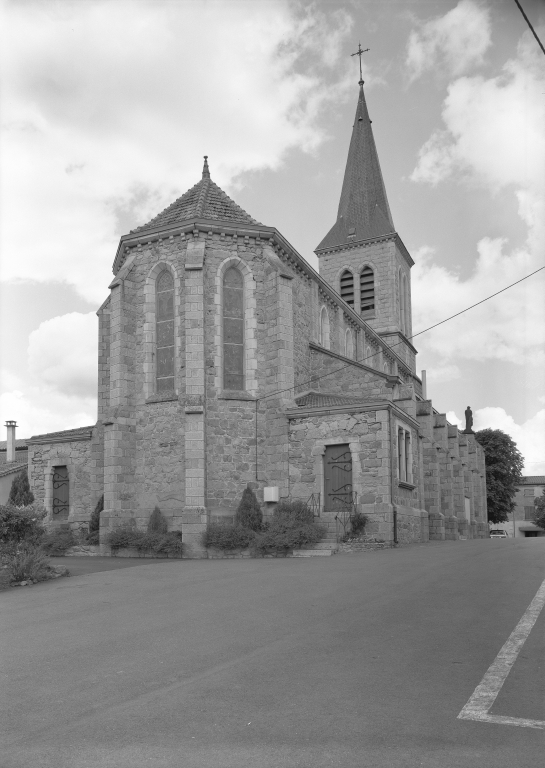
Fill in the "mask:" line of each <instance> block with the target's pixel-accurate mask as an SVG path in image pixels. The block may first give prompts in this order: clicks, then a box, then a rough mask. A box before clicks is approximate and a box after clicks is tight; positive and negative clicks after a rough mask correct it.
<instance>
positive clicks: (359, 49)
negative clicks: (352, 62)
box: [350, 43, 371, 85]
mask: <svg viewBox="0 0 545 768" xmlns="http://www.w3.org/2000/svg"><path fill="white" fill-rule="evenodd" d="M370 50H371V49H370V48H366V49H365V50H364V51H362V49H361V43H358V50H357V51H356V53H351V54H350V55H351V56H359V57H360V82H359V84H360V85H363V75H362V73H361V57H362V55H363V54H364V53H367V51H370Z"/></svg>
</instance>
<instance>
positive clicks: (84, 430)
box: [28, 424, 95, 443]
mask: <svg viewBox="0 0 545 768" xmlns="http://www.w3.org/2000/svg"><path fill="white" fill-rule="evenodd" d="M94 426H95V425H94V424H93V425H91V426H90V427H76V429H64V430H63V431H62V432H46V433H45V434H44V435H32V437H30V438H29V440H28V442H29V443H32V442H34V441H35V440H40V441H42V442H47V440H51V441H53V440H54V441H59V440H60V439H64V440H65V441H66V442H69V441H70V439H71V438H78V437H84V438H87V437H88V438H90V437H91V436H92V434H93V429H94Z"/></svg>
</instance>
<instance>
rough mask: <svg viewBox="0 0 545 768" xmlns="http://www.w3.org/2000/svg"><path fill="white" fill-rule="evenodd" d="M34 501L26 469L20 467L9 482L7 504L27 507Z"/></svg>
mask: <svg viewBox="0 0 545 768" xmlns="http://www.w3.org/2000/svg"><path fill="white" fill-rule="evenodd" d="M33 503H34V494H33V493H32V491H31V490H30V484H29V482H28V474H27V471H26V469H22V470H21V471H20V472H19V473H18V474H17V475H15V477H14V478H13V482H12V484H11V489H10V492H9V499H8V504H9V505H10V506H13V507H28V506H30V504H33Z"/></svg>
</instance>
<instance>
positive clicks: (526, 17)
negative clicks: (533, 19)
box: [515, 0, 545, 53]
mask: <svg viewBox="0 0 545 768" xmlns="http://www.w3.org/2000/svg"><path fill="white" fill-rule="evenodd" d="M515 3H516V4H517V6H518V9H519V11H520V12H521V13H522V15H523V16H524V18H525V20H526V23H527V24H528V26H529V27H530V29H531V30H532V34H533V35H534V37H535V39H536V40H537V42H538V44H539V47H540V48H541V50H542V51H543V53H545V48H544V47H543V43H542V42H541V40H540V39H539V37H538V36H537V32H536V31H535V29H534V28H533V27H532V25H531V23H530V19H529V18H528V16H527V15H526V14H525V13H524V10H523V8H522V5H521V4H520V3H519V0H515Z"/></svg>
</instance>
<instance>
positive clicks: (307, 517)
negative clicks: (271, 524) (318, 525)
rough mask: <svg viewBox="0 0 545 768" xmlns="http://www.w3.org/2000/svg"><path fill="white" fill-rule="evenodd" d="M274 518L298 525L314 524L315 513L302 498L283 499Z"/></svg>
mask: <svg viewBox="0 0 545 768" xmlns="http://www.w3.org/2000/svg"><path fill="white" fill-rule="evenodd" d="M273 520H283V521H286V522H291V523H292V524H297V525H299V524H301V525H312V524H314V513H313V511H312V509H310V507H309V506H308V505H307V504H306V502H304V501H301V499H294V500H293V501H286V500H283V501H280V502H279V503H278V504H277V505H276V509H275V510H274V513H273Z"/></svg>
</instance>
